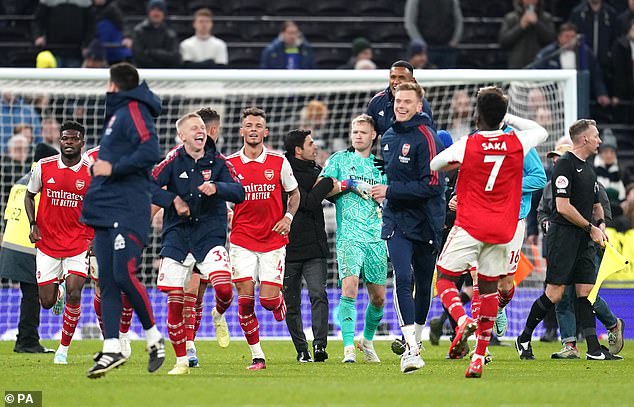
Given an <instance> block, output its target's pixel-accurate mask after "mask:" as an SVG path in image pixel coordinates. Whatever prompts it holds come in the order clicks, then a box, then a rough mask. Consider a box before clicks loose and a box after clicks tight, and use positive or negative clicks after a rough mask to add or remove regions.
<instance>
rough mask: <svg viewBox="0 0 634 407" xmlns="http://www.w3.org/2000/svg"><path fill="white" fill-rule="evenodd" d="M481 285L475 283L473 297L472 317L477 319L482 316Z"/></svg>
mask: <svg viewBox="0 0 634 407" xmlns="http://www.w3.org/2000/svg"><path fill="white" fill-rule="evenodd" d="M480 304H481V300H480V287H478V285H477V284H474V285H473V297H472V298H471V318H473V319H475V320H477V319H478V317H479V316H480Z"/></svg>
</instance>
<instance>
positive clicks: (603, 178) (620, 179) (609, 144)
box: [594, 129, 629, 201]
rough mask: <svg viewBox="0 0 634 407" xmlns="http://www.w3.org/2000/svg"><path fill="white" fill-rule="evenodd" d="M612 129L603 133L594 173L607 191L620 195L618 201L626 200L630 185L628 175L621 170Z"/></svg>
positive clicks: (595, 160)
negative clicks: (626, 187) (611, 190)
mask: <svg viewBox="0 0 634 407" xmlns="http://www.w3.org/2000/svg"><path fill="white" fill-rule="evenodd" d="M609 130H610V129H605V130H604V131H603V143H601V146H599V154H597V155H596V156H595V157H594V171H595V172H596V173H597V181H598V182H600V183H601V184H603V186H604V187H605V189H606V190H610V189H613V190H615V191H616V192H617V193H618V200H619V201H622V200H624V199H625V185H626V184H629V179H628V177H627V174H626V173H625V172H624V171H623V170H622V169H621V168H620V166H619V162H618V159H617V157H616V137H615V136H614V135H611V134H610V133H611V132H609Z"/></svg>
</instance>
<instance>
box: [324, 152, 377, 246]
mask: <svg viewBox="0 0 634 407" xmlns="http://www.w3.org/2000/svg"><path fill="white" fill-rule="evenodd" d="M320 176H321V177H330V178H335V179H338V180H339V181H343V180H347V179H349V178H355V179H357V180H359V181H365V182H367V183H368V184H370V185H375V184H387V178H386V177H385V175H381V172H380V171H379V170H378V169H377V168H376V167H375V166H374V155H372V154H370V156H369V157H368V158H363V157H361V156H360V155H359V154H357V153H356V152H350V151H347V150H344V151H339V152H337V153H334V154H333V155H331V156H330V158H329V159H328V161H326V165H325V166H324V169H323V170H322V171H321V174H320ZM335 208H336V210H337V241H340V240H348V241H353V242H360V243H365V242H377V241H380V240H381V208H380V207H379V206H378V204H377V203H376V201H374V200H373V199H363V198H362V197H360V196H359V195H357V194H356V193H354V192H352V191H345V192H342V193H340V194H338V195H336V196H335Z"/></svg>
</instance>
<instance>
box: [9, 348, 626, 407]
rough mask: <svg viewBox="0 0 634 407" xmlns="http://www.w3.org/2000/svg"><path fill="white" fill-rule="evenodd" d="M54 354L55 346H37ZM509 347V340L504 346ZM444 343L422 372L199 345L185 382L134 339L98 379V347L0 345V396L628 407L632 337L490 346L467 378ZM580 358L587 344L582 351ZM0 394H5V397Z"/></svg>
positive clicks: (190, 402) (155, 402)
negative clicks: (565, 345) (528, 348)
mask: <svg viewBox="0 0 634 407" xmlns="http://www.w3.org/2000/svg"><path fill="white" fill-rule="evenodd" d="M44 344H45V345H47V346H49V347H51V348H55V347H56V346H57V343H56V342H53V341H44ZM511 344H512V343H510V342H509V345H511ZM448 345H449V344H448V343H447V342H446V341H445V342H441V346H431V345H430V344H429V342H427V343H426V344H425V347H426V350H425V351H424V352H423V358H424V360H425V363H426V365H425V367H424V368H423V369H422V370H419V371H417V372H415V373H413V374H410V375H404V374H402V373H401V372H400V368H399V358H398V357H396V356H395V355H394V354H392V352H391V351H390V342H387V341H381V342H377V343H376V344H375V347H376V349H377V352H378V354H379V356H380V357H381V359H382V363H381V364H379V365H371V364H367V363H365V361H364V360H363V355H362V354H361V353H360V352H358V354H357V363H356V364H345V365H344V364H342V363H341V357H342V352H343V349H342V344H341V342H340V341H331V342H330V343H329V345H328V352H329V354H330V359H329V360H328V361H326V362H325V363H307V364H300V363H297V362H296V361H295V351H294V348H293V345H292V343H291V342H290V341H264V342H263V346H262V347H263V349H264V351H265V353H266V355H267V369H266V370H263V371H256V372H251V371H247V370H245V367H246V365H247V364H249V363H250V353H249V350H248V346H247V344H246V342H244V341H236V342H232V344H231V346H230V347H229V348H227V349H221V348H219V347H218V346H217V345H216V343H215V342H212V341H200V342H198V356H199V359H200V363H201V368H199V369H192V372H191V374H190V375H189V376H177V377H172V376H167V371H168V370H169V369H170V368H171V366H172V365H173V364H174V360H175V359H174V354H173V351H172V350H171V348H170V345H169V344H168V345H167V346H168V350H167V353H168V358H167V360H166V362H165V365H164V366H163V368H161V370H159V371H158V372H156V373H155V374H149V373H148V372H147V370H146V364H147V355H146V353H145V352H144V349H143V348H144V341H136V342H133V347H132V349H133V353H132V358H131V360H130V361H129V362H128V363H126V365H124V366H123V367H121V368H120V369H117V370H114V371H112V372H110V373H109V374H108V375H106V377H104V378H101V379H97V380H90V379H88V378H86V377H85V371H86V370H87V369H88V368H89V367H90V366H92V360H91V358H92V355H93V353H94V352H95V351H97V350H98V349H99V348H100V347H101V342H100V341H88V340H85V341H76V342H74V343H73V344H72V345H71V348H70V352H69V357H68V361H69V364H68V365H67V366H58V365H53V355H52V354H47V355H27V354H16V353H13V352H12V349H13V342H7V341H4V342H0V369H1V370H0V372H1V373H0V391H2V393H4V391H5V390H10V391H15V390H41V391H42V392H43V405H44V406H45V407H52V406H63V407H74V406H95V407H100V406H103V407H117V406H151V407H160V406H170V407H174V406H176V407H189V406H223V407H224V406H345V407H353V406H383V407H391V406H398V407H403V406H416V407H422V406H435V407H436V406H467V405H472V406H473V405H475V406H487V407H488V406H537V405H538V406H553V407H562V406H629V405H634V341H629V342H627V343H626V344H625V348H624V349H623V352H622V353H621V355H622V356H624V358H625V360H624V361H620V362H589V361H585V360H570V361H557V360H551V359H550V354H551V352H555V351H558V350H559V349H560V345H559V344H556V343H555V344H543V343H540V342H534V343H533V345H534V352H535V355H536V357H537V359H538V360H535V361H520V360H519V359H518V356H517V352H516V351H515V348H514V347H511V346H508V347H500V346H497V347H493V348H491V351H492V353H493V357H494V361H493V363H492V364H491V365H489V366H486V367H485V371H484V375H483V377H482V378H481V379H465V378H464V372H465V370H466V367H467V362H466V360H445V354H446V352H447V348H448ZM582 349H583V350H582V352H583V351H584V350H585V344H583V345H582ZM3 395H4V394H3Z"/></svg>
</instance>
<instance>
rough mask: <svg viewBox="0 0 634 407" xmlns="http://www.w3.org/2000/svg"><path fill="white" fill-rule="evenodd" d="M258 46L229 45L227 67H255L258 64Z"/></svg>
mask: <svg viewBox="0 0 634 407" xmlns="http://www.w3.org/2000/svg"><path fill="white" fill-rule="evenodd" d="M261 52H262V48H260V47H229V67H230V68H240V69H251V68H257V67H258V66H259V65H260V54H261Z"/></svg>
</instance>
